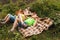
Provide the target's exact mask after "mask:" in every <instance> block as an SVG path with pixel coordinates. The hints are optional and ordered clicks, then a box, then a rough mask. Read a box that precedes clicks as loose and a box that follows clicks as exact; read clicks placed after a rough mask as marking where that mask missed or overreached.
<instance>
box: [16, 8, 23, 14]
mask: <svg viewBox="0 0 60 40" xmlns="http://www.w3.org/2000/svg"><path fill="white" fill-rule="evenodd" d="M15 13H16V15H18V14H19V13H23V10H22V9H20V10H17V11H16V12H15Z"/></svg>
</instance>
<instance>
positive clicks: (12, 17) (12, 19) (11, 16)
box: [8, 14, 16, 23]
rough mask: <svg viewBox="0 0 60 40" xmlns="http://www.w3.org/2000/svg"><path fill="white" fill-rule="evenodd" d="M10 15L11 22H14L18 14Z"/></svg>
mask: <svg viewBox="0 0 60 40" xmlns="http://www.w3.org/2000/svg"><path fill="white" fill-rule="evenodd" d="M8 15H9V17H10V22H12V23H13V22H14V21H15V18H16V16H13V15H11V14H8Z"/></svg>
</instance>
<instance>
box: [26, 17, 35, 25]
mask: <svg viewBox="0 0 60 40" xmlns="http://www.w3.org/2000/svg"><path fill="white" fill-rule="evenodd" d="M34 22H35V20H34V19H33V18H30V17H29V18H27V19H26V20H25V23H26V24H27V25H28V26H32V25H33V24H34Z"/></svg>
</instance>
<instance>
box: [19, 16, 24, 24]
mask: <svg viewBox="0 0 60 40" xmlns="http://www.w3.org/2000/svg"><path fill="white" fill-rule="evenodd" d="M18 16H19V18H20V21H21V23H22V24H23V23H24V22H23V20H22V17H21V15H18Z"/></svg>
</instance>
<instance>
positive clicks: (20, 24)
mask: <svg viewBox="0 0 60 40" xmlns="http://www.w3.org/2000/svg"><path fill="white" fill-rule="evenodd" d="M24 24H26V23H25V22H24ZM26 25H27V24H26ZM18 27H21V28H24V26H23V24H22V23H21V22H19V23H18Z"/></svg>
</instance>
